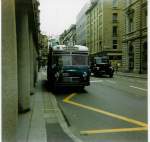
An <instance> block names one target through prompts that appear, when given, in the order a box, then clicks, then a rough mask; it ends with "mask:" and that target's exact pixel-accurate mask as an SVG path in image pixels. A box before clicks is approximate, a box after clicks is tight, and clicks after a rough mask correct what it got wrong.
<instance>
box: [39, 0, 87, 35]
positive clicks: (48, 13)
mask: <svg viewBox="0 0 150 142" xmlns="http://www.w3.org/2000/svg"><path fill="white" fill-rule="evenodd" d="M88 1H89V0H39V2H40V6H39V9H40V29H41V32H42V33H43V34H46V35H49V36H56V35H60V34H62V33H63V32H64V30H65V29H68V28H69V27H70V26H71V24H75V23H76V16H77V15H78V13H79V11H80V10H81V8H82V7H83V6H84V5H85V4H86V3H87V2H88Z"/></svg>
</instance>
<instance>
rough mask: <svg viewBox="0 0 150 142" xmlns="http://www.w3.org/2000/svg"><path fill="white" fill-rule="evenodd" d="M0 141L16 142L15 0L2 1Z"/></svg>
mask: <svg viewBox="0 0 150 142" xmlns="http://www.w3.org/2000/svg"><path fill="white" fill-rule="evenodd" d="M1 102H2V141H4V142H16V127H17V118H18V81H17V41H16V20H15V0H2V101H1Z"/></svg>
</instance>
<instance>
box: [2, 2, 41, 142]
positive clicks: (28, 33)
mask: <svg viewBox="0 0 150 142" xmlns="http://www.w3.org/2000/svg"><path fill="white" fill-rule="evenodd" d="M1 4H2V141H4V142H17V141H18V140H17V137H16V136H17V126H18V116H19V113H20V112H21V113H23V112H26V111H29V110H30V109H31V105H30V97H31V96H30V95H31V94H33V93H34V87H35V83H36V78H37V66H38V63H37V57H38V33H39V10H38V5H39V2H38V1H37V0H2V3H1Z"/></svg>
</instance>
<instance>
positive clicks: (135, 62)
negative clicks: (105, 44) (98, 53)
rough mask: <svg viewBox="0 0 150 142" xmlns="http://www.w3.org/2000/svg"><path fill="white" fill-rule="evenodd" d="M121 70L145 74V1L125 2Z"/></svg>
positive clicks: (133, 0)
mask: <svg viewBox="0 0 150 142" xmlns="http://www.w3.org/2000/svg"><path fill="white" fill-rule="evenodd" d="M124 14H125V26H124V35H123V58H122V62H123V70H124V71H126V72H136V73H146V72H147V51H148V49H147V0H126V3H125V8H124Z"/></svg>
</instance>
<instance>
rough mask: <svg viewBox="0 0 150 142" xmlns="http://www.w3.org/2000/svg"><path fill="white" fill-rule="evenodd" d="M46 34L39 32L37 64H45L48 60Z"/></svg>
mask: <svg viewBox="0 0 150 142" xmlns="http://www.w3.org/2000/svg"><path fill="white" fill-rule="evenodd" d="M48 52H49V49H48V36H47V35H43V34H40V36H39V66H40V67H41V66H46V65H47V60H48Z"/></svg>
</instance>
